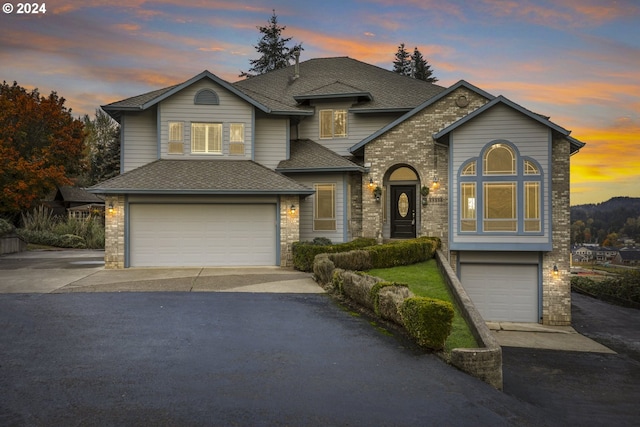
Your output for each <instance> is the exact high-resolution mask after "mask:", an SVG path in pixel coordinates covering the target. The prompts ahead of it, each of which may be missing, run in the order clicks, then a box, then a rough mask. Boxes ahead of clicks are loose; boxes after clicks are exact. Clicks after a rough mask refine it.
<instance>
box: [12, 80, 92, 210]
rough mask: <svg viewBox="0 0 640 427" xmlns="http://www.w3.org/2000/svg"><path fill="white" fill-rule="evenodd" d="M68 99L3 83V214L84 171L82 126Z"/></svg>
mask: <svg viewBox="0 0 640 427" xmlns="http://www.w3.org/2000/svg"><path fill="white" fill-rule="evenodd" d="M64 103H65V99H64V98H61V97H59V96H58V95H57V93H56V92H51V94H50V95H49V96H46V97H45V96H42V95H41V94H40V92H38V89H33V90H30V91H29V90H27V89H25V88H23V87H21V86H19V85H18V84H17V83H16V82H14V83H13V84H12V85H10V84H8V83H7V82H3V83H2V85H1V86H0V189H1V190H0V191H1V192H0V216H4V217H7V218H15V217H16V215H18V213H19V212H21V211H23V210H25V209H30V208H31V207H33V206H34V205H36V204H37V203H38V202H39V201H40V200H42V199H43V198H44V197H45V195H46V194H48V193H49V192H50V191H51V190H53V189H54V188H55V187H56V185H68V184H70V183H71V180H70V178H71V177H75V176H78V175H80V174H81V173H82V172H83V170H84V169H85V163H86V162H85V160H84V158H85V156H84V130H83V129H84V125H83V123H82V121H81V120H79V119H75V118H73V116H72V115H71V109H68V108H67V107H65V106H64Z"/></svg>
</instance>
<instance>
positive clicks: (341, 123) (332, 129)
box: [320, 110, 347, 138]
mask: <svg viewBox="0 0 640 427" xmlns="http://www.w3.org/2000/svg"><path fill="white" fill-rule="evenodd" d="M346 136H347V110H320V138H345V137H346Z"/></svg>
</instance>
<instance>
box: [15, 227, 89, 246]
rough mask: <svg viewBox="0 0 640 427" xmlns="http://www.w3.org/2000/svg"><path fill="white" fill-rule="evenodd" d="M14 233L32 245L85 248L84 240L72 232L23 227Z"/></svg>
mask: <svg viewBox="0 0 640 427" xmlns="http://www.w3.org/2000/svg"><path fill="white" fill-rule="evenodd" d="M16 234H17V235H18V236H20V237H22V238H23V239H24V240H25V241H26V242H27V243H32V244H34V245H43V246H53V247H56V248H70V249H86V247H87V244H86V242H85V240H84V239H83V238H82V237H80V236H76V235H73V234H63V235H62V236H61V235H58V234H55V233H52V232H50V231H32V230H26V229H24V228H19V229H17V230H16Z"/></svg>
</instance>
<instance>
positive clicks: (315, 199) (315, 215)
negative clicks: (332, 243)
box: [313, 182, 338, 231]
mask: <svg viewBox="0 0 640 427" xmlns="http://www.w3.org/2000/svg"><path fill="white" fill-rule="evenodd" d="M319 187H331V193H332V198H331V210H332V216H331V217H319V216H318V204H319V201H318V195H319V191H318V188H319ZM313 189H314V190H315V194H314V196H313V231H336V230H337V228H338V224H337V221H336V184H335V183H329V182H326V183H316V184H313ZM316 221H326V222H330V221H333V228H320V229H319V228H316Z"/></svg>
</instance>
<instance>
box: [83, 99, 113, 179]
mask: <svg viewBox="0 0 640 427" xmlns="http://www.w3.org/2000/svg"><path fill="white" fill-rule="evenodd" d="M83 122H84V128H85V135H86V136H85V145H86V146H87V147H88V149H89V176H88V180H89V184H90V185H91V184H96V183H98V182H100V181H104V180H106V179H109V178H112V177H114V176H116V175H118V174H119V173H120V126H119V125H118V124H117V123H116V122H115V121H114V120H113V119H112V118H111V117H109V116H108V115H107V113H105V112H104V111H102V110H100V109H97V110H96V114H95V118H94V119H93V120H91V118H90V117H89V115H85V116H84V118H83Z"/></svg>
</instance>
